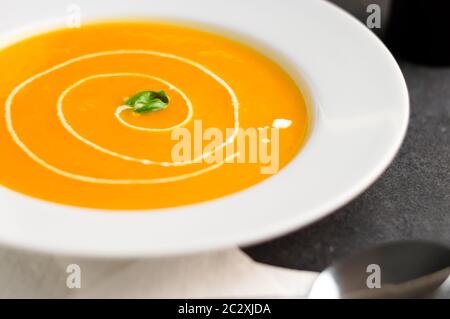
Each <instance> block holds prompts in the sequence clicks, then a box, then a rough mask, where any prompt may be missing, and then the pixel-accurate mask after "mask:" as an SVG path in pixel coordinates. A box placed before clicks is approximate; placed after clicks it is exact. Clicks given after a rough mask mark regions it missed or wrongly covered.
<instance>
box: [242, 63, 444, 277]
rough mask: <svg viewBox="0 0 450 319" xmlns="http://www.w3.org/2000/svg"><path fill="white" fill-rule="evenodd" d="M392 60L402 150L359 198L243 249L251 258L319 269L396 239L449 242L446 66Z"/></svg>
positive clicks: (287, 265)
mask: <svg viewBox="0 0 450 319" xmlns="http://www.w3.org/2000/svg"><path fill="white" fill-rule="evenodd" d="M398 62H399V64H400V66H401V68H402V70H403V74H404V76H405V78H406V82H407V84H408V88H409V94H410V98H411V116H410V124H409V128H408V133H407V136H406V139H405V141H404V143H403V146H402V148H401V150H400V152H399V154H398V155H397V157H396V159H395V160H394V162H393V163H392V165H391V166H390V167H389V168H388V169H387V171H386V172H385V173H384V174H383V175H382V177H381V178H380V179H379V180H378V181H377V182H375V184H373V185H372V187H370V188H369V189H368V190H367V191H366V192H365V193H363V194H362V195H361V196H359V197H358V198H357V199H355V200H353V201H352V202H351V203H349V204H348V205H346V206H345V207H343V208H342V209H339V210H338V211H336V212H334V213H333V214H332V215H330V216H328V217H327V218H325V219H323V220H321V221H319V222H317V223H315V224H313V225H310V226H308V227H306V228H303V229H301V230H298V231H296V232H294V233H292V234H290V235H287V236H284V237H282V238H279V239H277V240H273V241H270V242H267V243H263V244H259V245H257V246H253V247H248V248H246V249H245V251H246V252H247V253H248V254H249V255H250V256H251V257H253V258H254V259H256V260H258V261H261V262H265V263H269V264H274V265H279V266H284V267H290V268H296V269H304V270H315V271H320V270H322V269H323V268H325V267H326V266H327V265H328V264H330V263H331V262H332V261H334V260H336V259H337V258H340V257H343V256H346V255H348V254H351V253H355V252H357V251H360V250H363V249H365V248H369V247H371V246H373V245H375V244H379V243H384V242H388V241H392V240H399V239H426V240H433V241H436V242H441V243H444V244H447V245H450V66H448V67H439V68H437V67H426V66H421V65H415V64H412V63H409V62H406V61H401V60H400V59H398Z"/></svg>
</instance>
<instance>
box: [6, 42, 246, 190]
mask: <svg viewBox="0 0 450 319" xmlns="http://www.w3.org/2000/svg"><path fill="white" fill-rule="evenodd" d="M125 54H136V55H154V56H159V57H163V58H168V59H174V60H177V61H180V62H183V63H187V64H189V65H191V66H193V67H195V68H197V69H199V70H200V71H202V72H204V73H205V74H207V75H209V76H210V77H212V78H213V79H214V80H215V81H217V82H218V83H219V84H220V85H221V86H223V87H224V88H225V89H226V91H227V92H228V94H229V95H230V98H231V103H232V106H233V115H234V130H233V134H232V135H231V136H229V137H228V138H227V140H226V141H225V142H224V143H222V144H220V145H219V146H218V147H216V148H215V149H213V150H211V151H210V152H207V153H203V154H202V155H201V156H199V157H197V158H194V159H192V160H190V161H185V162H158V161H154V160H151V159H148V158H135V157H132V156H128V155H126V154H120V153H118V152H114V151H112V150H109V149H106V148H104V147H102V146H100V145H97V144H95V143H94V142H92V141H90V140H88V139H86V138H84V137H83V136H82V135H80V134H79V133H78V132H77V131H76V130H75V129H74V128H73V127H72V126H71V125H70V124H69V122H68V120H67V119H66V117H65V115H64V111H63V102H64V98H65V97H66V96H67V94H68V93H70V92H71V91H72V90H73V89H74V88H76V87H77V86H79V85H81V84H83V83H85V82H87V81H90V80H93V79H95V78H101V77H114V76H139V77H146V78H150V79H153V80H156V81H159V82H161V83H164V84H165V85H167V86H168V87H169V88H170V89H171V90H175V91H176V92H177V93H179V94H180V95H181V96H182V98H183V99H184V100H185V102H186V105H187V106H188V115H187V117H186V119H185V120H184V121H182V122H181V123H179V124H176V125H174V126H172V127H168V128H142V127H138V126H134V125H131V124H129V123H127V122H126V121H124V120H123V119H122V118H121V113H122V112H123V111H124V110H126V109H127V108H128V107H127V106H119V107H118V108H117V109H116V112H115V116H116V118H117V120H118V121H119V122H120V123H121V124H123V125H125V126H127V127H128V128H130V129H135V130H140V131H148V132H158V131H171V130H173V129H176V128H178V127H182V126H184V125H185V124H187V123H188V122H189V121H191V119H192V116H193V113H194V108H193V106H192V103H191V101H190V100H189V98H188V97H187V96H186V95H185V94H184V92H183V91H181V90H180V89H179V88H177V87H175V86H174V85H172V84H171V83H169V82H167V81H165V80H163V79H161V78H158V77H154V76H152V75H148V74H141V73H107V74H96V75H91V76H88V77H86V78H83V79H81V80H79V81H77V82H75V83H74V84H72V85H70V86H69V87H68V88H66V89H65V90H64V91H63V92H62V93H61V95H60V96H59V98H58V101H57V107H56V109H57V115H58V118H59V120H60V122H61V124H62V125H63V126H64V128H65V129H66V130H67V131H68V132H69V133H70V134H71V135H72V136H74V137H75V138H77V139H78V140H79V141H81V142H83V143H85V144H86V145H88V146H90V147H92V148H94V149H96V150H98V151H100V152H103V153H105V154H108V155H110V156H114V157H117V158H120V159H122V160H125V161H132V162H137V163H141V164H144V165H159V166H163V167H169V166H183V165H189V164H194V163H200V162H201V161H202V160H203V159H204V158H206V157H208V156H211V155H212V154H214V153H215V152H216V151H217V150H219V149H221V148H224V147H225V146H226V145H228V144H230V143H233V141H234V140H235V139H236V136H237V134H238V129H239V101H238V99H237V97H236V94H235V93H234V91H233V89H232V88H231V87H230V86H229V85H228V84H227V83H226V82H225V81H224V80H223V79H222V78H220V77H219V76H217V75H216V74H215V73H213V72H212V71H211V70H209V69H207V68H206V67H204V66H203V65H201V64H199V63H197V62H194V61H192V60H189V59H186V58H183V57H180V56H177V55H173V54H169V53H163V52H158V51H147V50H117V51H104V52H97V53H92V54H87V55H83V56H80V57H77V58H74V59H70V60H68V61H66V62H64V63H61V64H58V65H56V66H54V67H52V68H50V69H48V70H46V71H43V72H41V73H38V74H36V75H34V76H32V77H30V78H29V79H27V80H25V81H24V82H22V83H21V84H19V85H18V86H16V87H15V88H14V89H13V90H12V92H11V93H10V95H9V96H8V98H7V100H6V103H5V117H6V124H7V129H8V131H9V133H10V135H11V137H12V139H13V141H14V142H15V143H16V144H17V145H18V146H19V147H20V148H21V149H22V150H23V151H24V152H25V153H26V154H27V155H28V156H29V157H30V158H31V159H32V160H34V161H35V162H36V163H38V164H40V165H41V166H43V167H45V168H47V169H49V170H51V171H52V172H54V173H56V174H59V175H61V176H64V177H67V178H70V179H74V180H78V181H82V182H88V183H102V184H158V183H169V182H176V181H180V180H184V179H188V178H192V177H195V176H199V175H201V174H204V173H207V172H209V171H212V170H214V169H216V168H218V167H220V166H221V165H223V164H224V163H225V162H227V161H230V160H231V159H233V158H234V157H236V156H238V154H233V155H231V156H229V157H227V158H225V159H224V160H223V161H221V162H219V163H216V164H214V165H211V166H208V167H206V168H203V169H201V170H198V171H194V172H191V173H187V174H182V175H177V176H172V177H164V178H154V179H107V178H98V177H95V176H85V175H80V174H76V173H73V172H68V171H65V170H63V169H60V168H58V167H56V166H54V165H52V164H50V163H48V162H47V161H45V160H44V159H42V158H41V157H39V156H38V155H36V154H35V153H34V152H33V151H31V150H30V149H29V148H28V146H27V145H26V144H25V143H24V142H23V141H22V140H21V139H20V137H19V135H18V134H17V132H16V130H15V129H14V125H13V120H12V116H11V108H12V106H13V103H14V98H15V97H16V95H17V94H18V93H19V92H20V91H21V90H22V89H23V88H25V87H26V86H27V85H29V84H30V83H32V82H33V81H35V80H37V79H39V78H41V77H43V76H45V75H47V74H50V73H52V72H54V71H56V70H58V69H61V68H64V67H66V66H68V65H71V64H73V63H76V62H79V61H82V60H87V59H93V58H97V57H102V56H110V55H125Z"/></svg>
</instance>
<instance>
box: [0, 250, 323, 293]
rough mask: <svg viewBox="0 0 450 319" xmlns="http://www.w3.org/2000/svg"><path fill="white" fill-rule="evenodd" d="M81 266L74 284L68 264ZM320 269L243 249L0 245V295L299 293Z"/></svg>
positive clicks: (303, 290) (307, 288)
mask: <svg viewBox="0 0 450 319" xmlns="http://www.w3.org/2000/svg"><path fill="white" fill-rule="evenodd" d="M71 264H76V265H78V266H79V267H80V270H81V288H79V289H78V288H74V289H69V288H68V287H67V286H66V279H67V277H68V276H69V274H68V273H67V272H66V268H67V266H68V265H71ZM316 275H317V274H316V273H313V272H304V271H296V270H289V269H284V268H278V267H272V266H267V265H262V264H259V263H256V262H254V261H253V260H251V259H250V258H249V257H248V256H247V255H246V254H244V253H243V252H242V251H241V250H240V249H238V248H236V249H231V250H226V251H220V252H210V253H204V254H198V255H190V256H183V257H171V258H156V259H137V260H92V259H91V260H89V259H81V258H62V257H53V256H44V255H37V254H30V253H25V252H18V251H14V250H11V249H0V298H14V297H22V298H39V297H40V298H240V297H242V298H258V297H262V298H267V297H268V298H277V297H287V298H295V297H300V296H302V295H305V294H306V293H307V291H308V290H309V287H310V285H311V283H312V282H313V280H314V279H315V277H316Z"/></svg>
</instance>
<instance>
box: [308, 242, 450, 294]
mask: <svg viewBox="0 0 450 319" xmlns="http://www.w3.org/2000/svg"><path fill="white" fill-rule="evenodd" d="M449 275H450V248H449V247H446V246H443V245H438V244H435V243H431V242H423V241H401V242H393V243H389V244H385V245H382V246H378V247H375V248H373V249H370V250H366V251H364V252H362V253H358V254H355V255H353V256H350V257H347V258H344V259H342V260H339V261H337V262H336V263H333V264H332V265H331V266H329V267H328V268H327V269H325V270H324V271H323V272H322V273H321V274H320V275H319V276H318V277H317V279H316V281H315V282H314V284H313V286H312V288H311V290H310V292H309V295H308V297H309V298H418V297H426V296H427V295H428V296H429V294H430V293H432V292H433V291H435V290H436V289H437V288H438V287H439V286H440V285H441V284H442V283H443V282H444V281H445V280H446V279H447V277H449Z"/></svg>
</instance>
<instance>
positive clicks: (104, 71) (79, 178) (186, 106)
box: [0, 21, 309, 213]
mask: <svg viewBox="0 0 450 319" xmlns="http://www.w3.org/2000/svg"><path fill="white" fill-rule="evenodd" d="M0 70H2V71H1V75H0V102H1V104H2V105H3V108H2V109H1V115H0V118H1V121H0V149H1V156H0V184H2V185H3V186H5V187H7V188H9V189H12V190H14V191H17V192H20V193H23V194H26V195H30V196H33V197H36V198H40V199H44V200H48V201H52V202H57V203H62V204H68V205H75V206H81V207H90V208H101V209H152V208H165V207H175V206H180V205H187V204H193V203H199V202H203V201H207V200H212V199H217V198H220V197H223V196H225V195H228V194H232V193H235V192H238V191H240V190H243V189H246V188H248V187H250V186H252V185H255V184H257V183H259V182H261V181H263V180H264V179H267V178H269V177H270V176H272V175H273V174H264V173H262V170H261V167H262V166H267V163H261V162H256V163H255V162H250V161H248V162H244V163H242V162H241V163H237V162H234V161H233V159H236V156H238V155H236V151H231V152H230V153H226V154H227V155H228V157H227V156H223V157H224V159H223V160H222V161H220V160H216V161H215V162H212V161H210V162H208V161H204V160H203V161H201V160H199V159H205V158H207V157H208V156H213V155H217V152H221V153H225V152H224V149H225V147H226V146H229V145H231V142H233V140H234V139H235V138H236V136H235V135H233V134H234V133H235V132H237V129H238V128H239V129H247V128H255V129H256V130H257V132H263V131H264V130H265V129H268V128H269V129H270V128H273V127H274V126H275V127H277V130H278V140H279V149H278V153H279V168H280V169H281V168H282V167H283V166H285V165H286V164H287V163H288V162H289V161H290V160H292V159H293V157H294V156H295V155H296V154H297V153H298V152H299V150H300V149H301V147H302V145H303V144H304V142H305V139H306V136H307V132H308V129H309V118H308V109H307V105H306V102H305V98H304V95H303V94H302V92H301V90H300V89H299V87H298V86H297V85H296V83H295V82H294V81H293V80H292V79H291V78H290V77H289V75H288V74H287V73H286V72H285V71H284V70H283V69H282V68H281V67H280V66H278V65H277V64H275V63H274V62H272V61H271V60H269V59H268V58H266V57H265V56H264V55H262V54H260V53H258V52H257V51H255V50H254V49H251V48H249V47H247V46H245V45H243V44H240V43H238V42H235V41H233V40H230V39H227V38H226V37H223V36H219V35H216V34H212V33H208V32H204V31H201V30H197V29H191V28H188V27H185V26H178V25H173V24H166V23H156V22H155V23H149V22H124V21H120V22H119V21H116V22H101V23H93V24H86V25H82V26H81V28H79V29H60V30H56V31H52V32H48V33H45V34H41V35H38V36H34V37H31V38H28V39H25V40H22V41H20V42H17V43H15V44H13V45H11V46H8V47H6V48H4V49H1V50H0ZM146 90H152V91H164V92H166V93H167V95H168V97H169V98H170V103H169V104H168V106H167V108H166V109H164V110H159V111H157V112H148V113H145V114H137V113H136V112H133V111H132V110H131V109H129V108H127V107H126V106H124V103H125V101H126V100H127V99H128V98H130V97H131V96H133V95H134V94H136V93H137V92H141V91H146ZM200 122H201V127H202V129H203V130H205V129H207V128H210V127H211V128H217V129H219V130H220V131H222V132H225V131H226V129H229V128H231V131H230V132H231V133H232V134H231V135H230V134H228V135H226V134H225V133H224V135H225V136H226V137H227V138H225V139H224V140H223V143H222V144H220V143H218V144H217V145H215V147H210V148H209V149H205V148H204V147H205V146H206V145H207V144H208V141H203V144H202V145H201V146H199V145H197V146H194V145H193V146H192V152H193V153H194V155H193V156H192V159H193V160H192V161H190V162H175V161H174V160H173V156H172V152H173V148H174V145H175V144H177V143H178V142H179V141H175V140H174V139H173V135H172V134H173V131H174V130H176V129H180V128H184V129H186V130H187V131H188V132H191V133H192V136H193V139H194V137H195V138H197V135H196V133H199V132H200V130H199V127H198V125H197V126H196V125H195V124H196V123H197V124H198V123H200ZM276 123H278V124H280V123H281V125H276ZM200 135H201V134H200ZM271 137H273V136H272V135H268V136H266V137H265V138H263V139H262V141H263V144H266V145H270V143H271V142H272V141H271ZM228 142H230V143H228ZM192 143H193V144H194V141H192ZM260 144H261V143H260ZM261 145H262V144H261ZM249 148H250V146H248V147H247V149H249ZM230 149H231V148H230ZM208 151H209V153H208ZM269 151H270V149H269ZM216 158H219V156H217V157H216ZM212 213H213V212H212Z"/></svg>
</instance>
